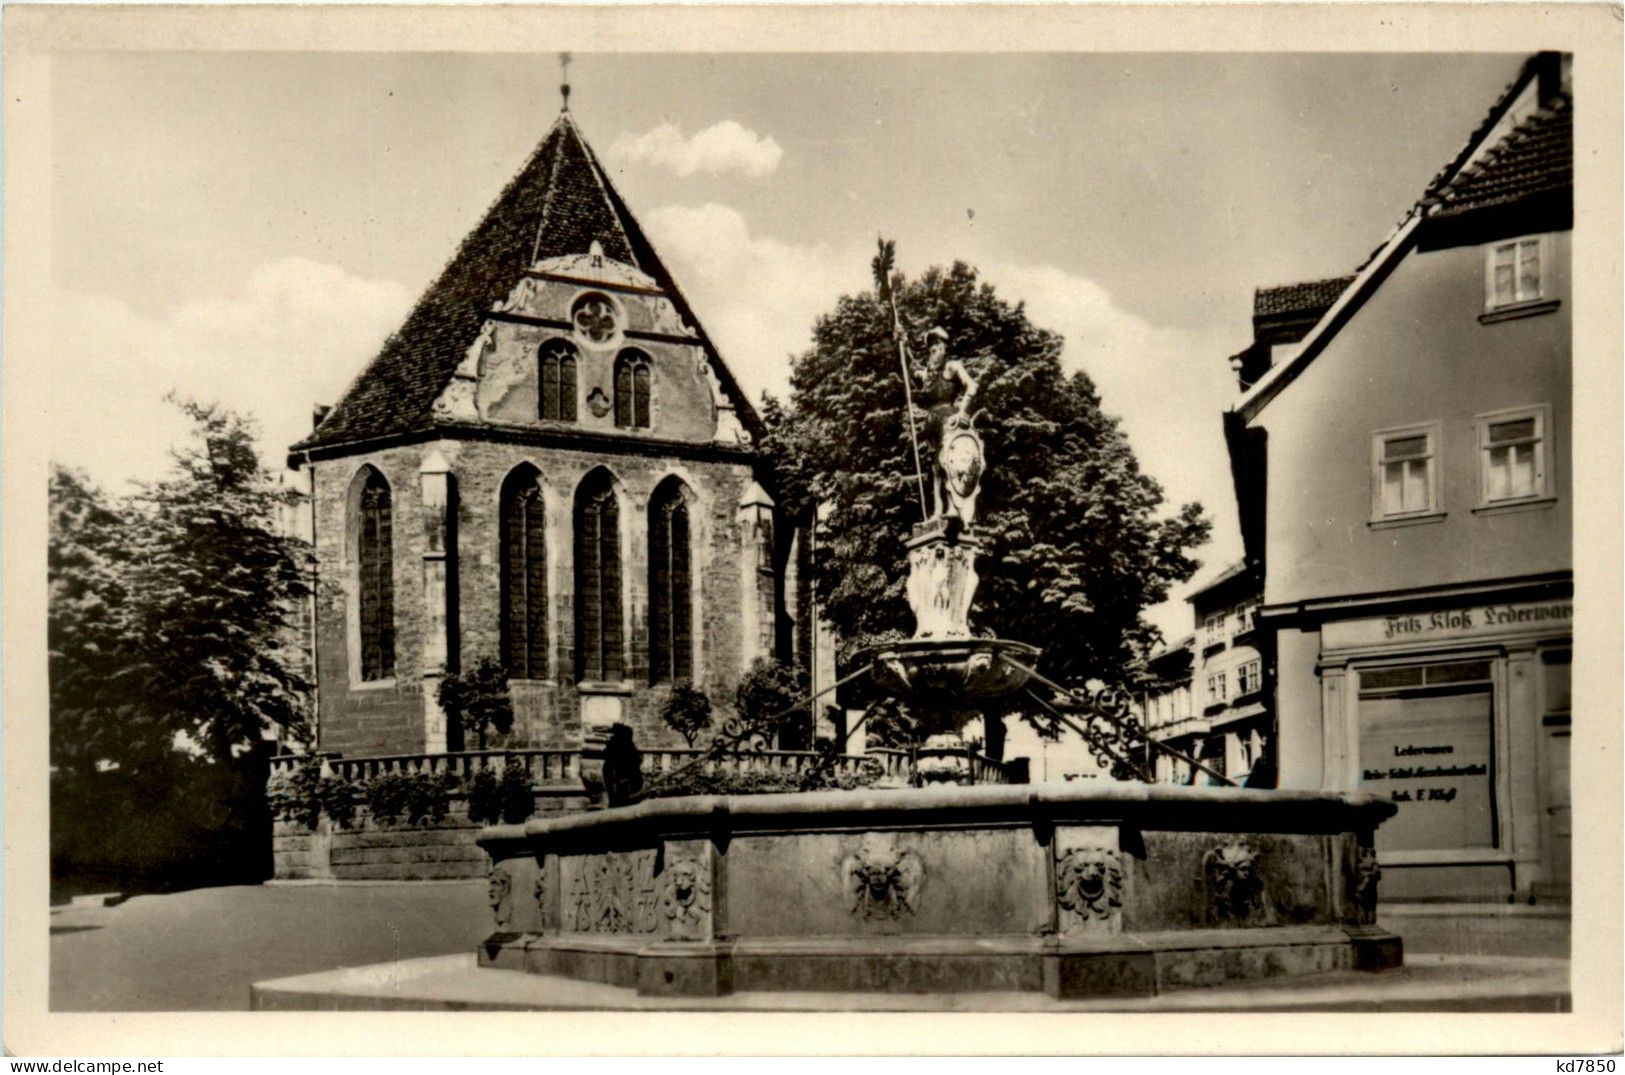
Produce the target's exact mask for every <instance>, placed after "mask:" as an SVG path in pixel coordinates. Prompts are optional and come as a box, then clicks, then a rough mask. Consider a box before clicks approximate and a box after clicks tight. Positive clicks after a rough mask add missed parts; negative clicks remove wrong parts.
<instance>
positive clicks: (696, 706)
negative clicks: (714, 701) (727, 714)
mask: <svg viewBox="0 0 1625 1075" xmlns="http://www.w3.org/2000/svg"><path fill="white" fill-rule="evenodd" d="M660 719H661V721H662V722H664V724H665V725H666V727H668V728H670V729H671V730H672V731H674V732H676V733H677V734H678V735H680V736H682V737H683V742H685V743H687V744H688V745H689V746H693V745H694V738H695V736H697V735H699V734H700V733H701V732H703V731H705V729H707V728H709V727H710V726H711V699H710V697H709V696H707V695H706V693H705V692H704V691H702V690H700V689H699V688H698V687H696V686H694V685H693V684H691V683H679V684H677V685H676V686H675V687H673V688H672V689H671V693H670V694H669V695H667V696H666V700H665V701H664V702H662V703H661V705H660Z"/></svg>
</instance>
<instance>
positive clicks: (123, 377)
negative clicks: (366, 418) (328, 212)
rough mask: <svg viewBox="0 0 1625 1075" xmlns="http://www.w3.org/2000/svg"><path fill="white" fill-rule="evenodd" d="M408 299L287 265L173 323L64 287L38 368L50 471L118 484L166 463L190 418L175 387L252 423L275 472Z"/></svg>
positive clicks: (400, 290)
mask: <svg viewBox="0 0 1625 1075" xmlns="http://www.w3.org/2000/svg"><path fill="white" fill-rule="evenodd" d="M411 298H412V296H411V295H410V293H409V292H408V291H407V289H406V288H405V287H404V286H403V285H401V284H399V283H396V282H395V281H392V280H366V279H363V278H361V277H358V276H354V275H352V274H350V273H349V272H347V271H346V270H344V269H342V268H340V267H338V266H335V265H329V264H324V263H321V262H316V261H310V260H307V259H304V258H291V257H290V258H280V259H277V260H275V261H270V262H267V263H265V264H263V265H261V266H260V267H259V268H257V269H255V270H254V271H253V272H252V273H250V274H249V275H248V276H247V277H246V278H245V279H243V280H242V281H241V282H240V284H239V285H238V286H237V287H236V288H235V289H233V290H231V291H229V292H228V293H225V294H221V295H217V296H212V297H209V298H206V299H199V300H194V301H192V302H188V303H186V304H184V305H182V306H180V307H179V308H178V309H176V310H175V311H174V312H173V313H172V314H170V315H169V316H167V317H154V316H149V315H145V314H142V313H139V312H137V311H135V310H133V309H131V308H130V307H129V306H128V305H126V304H125V303H123V302H120V301H119V300H117V299H113V298H109V297H107V296H102V295H83V294H72V293H65V292H58V293H56V294H55V295H54V303H55V306H56V316H55V319H54V324H55V328H54V330H53V332H52V334H51V336H50V337H48V338H47V340H46V341H45V342H44V343H43V344H42V350H43V351H44V353H43V354H42V355H41V360H42V361H44V362H46V363H47V364H48V365H49V368H50V369H51V370H52V371H53V373H52V375H51V377H50V387H49V390H48V392H47V394H46V399H47V408H48V414H47V421H48V425H47V427H46V428H47V429H48V430H49V433H48V437H49V451H50V457H51V459H52V460H53V461H54V462H59V463H64V464H67V465H70V466H74V467H79V468H81V469H84V470H86V471H87V472H89V473H90V475H91V476H92V478H94V479H95V480H96V481H98V482H100V483H102V484H103V485H105V486H108V487H109V488H113V489H118V488H121V487H122V483H123V482H124V481H126V480H130V479H151V478H155V477H158V476H160V475H161V474H162V473H163V472H164V471H165V470H166V469H167V467H168V463H169V456H168V450H169V448H170V446H171V445H174V444H178V443H180V442H182V441H184V440H185V438H186V436H187V434H188V433H189V423H188V422H187V421H186V419H185V418H184V417H183V416H182V415H181V414H180V412H179V411H178V410H177V409H176V408H175V407H174V406H173V405H171V404H169V403H167V402H165V401H164V396H165V395H166V394H167V393H168V392H170V391H171V390H173V391H176V392H178V393H180V394H182V395H186V396H192V397H195V398H197V399H200V400H203V401H209V402H218V403H221V404H223V405H225V406H227V407H230V408H232V409H235V410H239V411H244V412H247V413H249V414H251V415H252V416H253V417H254V418H255V419H256V420H257V421H258V423H259V427H260V433H261V437H260V444H261V449H262V455H263V458H264V460H265V462H266V463H267V464H269V465H271V466H272V467H280V466H281V464H282V461H283V458H284V453H285V452H286V450H287V447H288V445H289V444H291V443H293V442H294V441H295V440H297V439H299V438H300V437H302V436H303V435H304V434H306V433H307V432H309V431H310V420H311V408H312V406H313V405H314V404H317V403H333V402H336V401H337V399H338V397H339V396H340V395H341V394H342V393H343V391H344V389H345V387H346V386H347V385H348V384H349V382H350V381H351V379H353V378H354V377H355V375H356V374H357V373H359V372H360V371H361V369H362V368H363V367H364V366H365V365H366V363H367V362H368V361H369V360H370V359H371V358H372V357H373V355H374V354H375V353H376V351H377V349H378V347H379V345H380V344H381V343H382V342H383V340H384V338H385V337H386V336H387V335H388V334H389V333H390V332H391V331H393V330H394V329H395V327H396V326H397V325H398V324H399V323H400V322H401V320H402V319H403V318H404V317H405V314H406V311H407V308H408V306H409V305H410V302H411Z"/></svg>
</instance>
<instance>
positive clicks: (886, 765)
mask: <svg viewBox="0 0 1625 1075" xmlns="http://www.w3.org/2000/svg"><path fill="white" fill-rule="evenodd" d="M703 753H704V751H702V750H700V749H698V748H693V747H676V748H669V747H656V748H651V749H645V750H644V751H643V771H644V773H645V775H648V776H654V775H657V774H660V773H668V772H671V771H672V770H674V769H677V768H679V767H681V766H683V765H686V764H688V763H689V762H691V761H693V760H694V759H695V758H697V757H699V756H700V755H701V754H703ZM319 756H320V757H322V758H323V760H324V761H325V763H326V765H327V768H328V771H329V772H331V773H332V775H333V776H335V777H338V778H339V779H341V780H350V781H355V782H358V783H360V782H366V781H370V780H376V779H378V778H379V777H382V776H389V775H407V776H410V775H414V774H419V773H423V774H428V775H431V776H434V775H439V774H442V773H450V774H451V775H453V776H456V777H457V778H458V779H459V780H461V781H463V782H467V781H468V780H470V779H472V778H473V777H474V775H475V774H476V773H478V772H479V771H480V770H482V769H488V770H491V771H493V772H497V773H500V772H501V771H502V770H503V768H504V767H505V766H506V765H507V764H508V763H509V761H510V760H511V761H516V762H518V763H519V765H520V766H521V767H523V768H524V770H525V773H526V774H527V775H528V776H529V777H530V782H531V783H532V784H533V785H535V786H537V787H549V786H553V787H557V786H569V785H574V784H577V783H579V782H580V779H581V752H580V751H579V750H567V749H559V750H531V749H524V750H465V751H458V752H452V753H446V754H391V755H383V756H379V757H368V758H346V757H343V756H340V755H336V754H324V755H319ZM927 756H929V757H933V758H947V757H962V758H964V759H966V768H967V769H968V772H969V775H970V782H971V783H973V784H1004V783H1008V779H1007V775H1006V773H1005V768H1004V765H1003V764H1002V763H1000V762H997V761H994V760H993V759H991V758H988V757H985V756H983V755H981V754H975V753H972V752H970V751H968V750H961V749H953V748H944V749H937V750H929V751H927V750H919V751H908V750H893V749H889V748H877V749H874V750H870V751H869V752H868V753H867V754H842V755H840V756H839V757H838V758H837V759H836V761H835V768H834V772H835V774H836V775H840V776H850V775H856V774H857V773H859V772H861V771H862V770H863V768H864V765H865V764H866V763H867V762H870V761H876V762H879V763H880V766H881V771H882V780H883V781H885V782H887V783H899V782H900V783H913V782H914V775H915V766H916V762H917V759H918V758H919V757H927ZM306 757H307V755H298V754H292V755H283V756H282V757H278V758H273V759H272V761H271V775H272V776H289V775H291V774H292V773H293V772H294V770H295V769H296V768H297V767H298V766H299V765H301V764H303V762H304V760H305V758H306ZM817 761H818V754H817V753H816V752H815V751H811V750H768V751H762V752H761V753H741V754H738V755H725V756H724V757H722V758H721V759H718V760H715V761H710V762H707V763H705V766H704V767H705V769H706V771H707V772H716V771H719V770H732V771H735V772H753V773H774V774H780V775H785V776H795V775H798V774H800V773H804V772H806V771H808V770H809V769H811V768H813V766H814V765H816V764H817Z"/></svg>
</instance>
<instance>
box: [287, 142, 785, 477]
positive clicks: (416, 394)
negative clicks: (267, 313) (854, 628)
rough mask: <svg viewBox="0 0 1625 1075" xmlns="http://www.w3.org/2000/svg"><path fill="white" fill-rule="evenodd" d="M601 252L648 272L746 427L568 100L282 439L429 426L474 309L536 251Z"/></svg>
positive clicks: (470, 334)
mask: <svg viewBox="0 0 1625 1075" xmlns="http://www.w3.org/2000/svg"><path fill="white" fill-rule="evenodd" d="M594 242H597V243H598V244H599V245H600V246H601V247H602V248H603V252H604V254H605V255H606V256H607V257H609V258H612V259H614V260H616V261H622V262H626V263H628V264H631V265H635V266H637V267H638V268H639V269H641V270H642V271H644V272H646V273H648V274H649V275H650V276H652V277H654V279H655V280H656V281H657V282H658V283H659V285H660V288H661V290H663V291H664V292H665V293H666V295H667V297H668V298H669V299H670V300H671V301H672V304H673V305H674V306H675V307H676V309H677V313H678V316H680V317H681V318H682V319H683V320H684V321H686V322H687V323H688V324H690V325H692V326H694V330H695V335H696V336H698V337H699V339H700V342H701V345H702V346H703V347H704V348H705V351H706V353H707V357H708V358H709V359H710V360H711V363H712V366H713V368H714V369H715V370H716V372H717V377H718V379H719V380H720V381H721V383H722V387H723V390H724V391H725V392H726V393H727V394H728V396H729V397H730V399H731V401H732V403H733V406H734V411H735V413H736V414H738V415H739V418H740V420H741V422H742V423H743V424H744V426H745V428H746V429H747V430H749V431H750V432H751V434H752V435H753V436H758V437H759V436H761V434H762V432H763V428H762V425H761V419H760V418H759V417H758V416H757V414H756V411H755V409H754V408H753V407H752V406H751V405H750V401H749V399H748V398H746V396H745V393H744V392H743V390H741V389H740V387H739V384H738V382H736V381H735V380H734V378H733V374H732V373H731V372H730V371H729V370H728V368H727V366H726V365H725V364H724V363H723V362H722V360H721V357H720V356H719V355H718V354H717V350H716V347H715V346H714V345H713V344H712V342H711V340H710V337H708V336H707V335H706V333H705V329H704V328H703V327H702V326H701V325H700V323H699V320H698V318H696V317H695V316H694V312H693V310H691V309H690V308H689V305H688V302H687V300H686V299H684V298H683V295H682V293H681V292H680V291H679V290H678V288H677V284H676V282H675V281H674V280H673V279H672V276H671V273H670V272H669V271H668V270H667V269H666V266H665V265H664V264H663V263H662V262H661V260H660V258H659V256H658V255H657V254H656V253H655V250H654V247H653V245H651V244H650V242H649V240H648V238H647V237H646V236H645V235H644V234H643V229H642V228H641V227H640V226H639V225H638V222H637V221H636V220H635V219H634V218H633V216H632V213H631V211H630V210H629V209H628V208H627V206H626V203H625V202H624V201H623V200H622V199H621V196H620V194H619V193H617V192H616V190H615V187H614V185H613V184H611V183H610V181H609V176H608V175H607V174H605V172H604V169H603V167H602V166H601V165H600V164H599V163H598V159H597V158H596V157H595V156H594V155H593V152H592V150H591V148H589V147H588V145H587V142H586V139H584V138H583V137H582V136H581V132H580V131H579V130H578V129H577V128H576V125H575V121H574V120H573V119H571V117H570V114H569V113H568V112H561V113H560V114H559V118H558V120H557V121H556V122H555V123H554V124H553V127H552V129H551V130H550V131H548V133H547V136H546V137H545V138H543V139H542V143H541V145H539V146H538V147H537V148H536V151H535V152H534V153H532V154H531V156H530V159H529V160H527V161H526V162H525V165H524V167H523V168H521V169H520V170H519V174H518V175H516V176H514V178H513V179H512V180H511V181H510V182H509V183H508V185H507V187H506V188H505V189H504V190H503V191H502V193H501V194H500V195H499V196H498V197H497V200H496V202H495V203H494V204H493V205H492V206H491V208H490V209H489V210H487V211H486V214H485V216H484V218H483V219H482V220H481V221H480V222H479V224H478V225H477V226H476V227H475V228H474V230H473V231H471V232H470V233H469V234H468V236H467V237H466V238H464V239H463V241H462V244H461V245H460V246H459V247H458V248H457V253H456V254H454V255H453V256H452V258H451V260H450V261H449V262H447V263H446V267H445V268H444V269H442V270H441V271H440V276H439V277H438V278H437V279H436V280H435V281H434V283H432V284H430V285H429V288H428V290H427V291H425V292H424V293H423V295H422V297H421V298H419V299H418V302H417V305H416V306H414V307H413V308H412V312H411V313H410V314H408V315H407V318H406V321H405V322H404V323H403V324H402V325H401V327H400V328H398V329H396V330H395V332H394V334H393V335H391V336H390V337H389V339H388V340H386V341H384V346H383V348H382V349H381V350H380V351H379V352H378V355H377V357H375V358H374V359H373V360H372V362H371V364H370V365H368V366H367V368H366V369H365V370H363V371H362V372H361V375H360V376H358V377H357V378H356V379H355V381H354V382H352V383H351V385H350V387H349V389H348V390H347V391H346V392H345V393H344V396H343V398H342V399H340V400H339V403H338V405H337V406H335V407H334V408H333V409H332V410H331V411H329V412H328V414H327V416H326V417H325V418H323V419H322V421H321V422H320V423H319V424H318V425H317V427H316V429H315V431H314V432H313V433H312V434H311V435H310V436H308V437H306V438H305V439H304V440H301V441H300V442H299V443H297V444H295V445H294V446H293V447H292V449H291V451H293V452H303V451H307V450H309V449H313V448H323V447H332V446H336V445H340V444H347V443H353V442H357V441H365V440H372V439H375V438H378V437H386V436H391V435H395V434H401V433H410V432H416V431H420V430H427V429H430V428H432V427H433V426H434V424H435V421H434V418H433V416H432V414H431V407H432V406H433V404H434V401H435V399H436V398H437V397H438V396H439V395H440V392H441V390H442V389H444V388H445V386H446V384H447V382H448V381H449V380H450V379H451V376H452V373H453V372H454V371H455V370H456V368H457V365H458V363H459V362H460V361H461V360H462V358H463V355H464V352H466V351H467V349H468V346H469V344H471V343H472V342H473V341H474V339H475V338H476V337H477V336H478V335H479V332H480V326H481V324H482V323H483V321H484V317H485V313H484V312H485V311H487V310H489V309H490V308H491V305H492V303H494V302H497V301H500V300H501V299H503V298H506V297H507V295H508V293H509V292H510V291H511V290H512V288H513V286H514V284H515V282H516V281H517V280H518V279H519V275H520V273H521V272H523V271H524V270H525V269H526V268H528V267H529V266H530V265H531V264H532V263H534V262H535V261H537V260H540V259H542V258H549V257H558V256H561V255H567V254H585V253H587V251H588V250H589V248H590V247H591V246H592V244H593V243H594Z"/></svg>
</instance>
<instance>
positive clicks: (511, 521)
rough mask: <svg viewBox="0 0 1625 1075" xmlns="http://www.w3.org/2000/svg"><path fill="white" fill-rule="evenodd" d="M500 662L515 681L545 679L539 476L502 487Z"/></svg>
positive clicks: (521, 473) (514, 477)
mask: <svg viewBox="0 0 1625 1075" xmlns="http://www.w3.org/2000/svg"><path fill="white" fill-rule="evenodd" d="M501 510H502V581H501V598H502V660H503V663H504V665H505V666H506V667H507V669H508V675H509V676H510V677H512V678H514V679H546V678H547V531H546V524H547V517H546V512H545V511H544V509H543V505H542V489H541V475H540V474H539V473H537V471H536V468H535V467H533V466H528V465H527V466H522V467H519V468H517V469H516V470H514V472H513V473H512V474H509V475H508V479H507V480H506V481H505V482H503V483H502V509H501Z"/></svg>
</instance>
